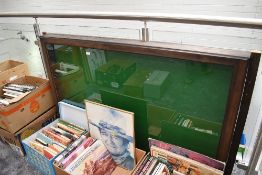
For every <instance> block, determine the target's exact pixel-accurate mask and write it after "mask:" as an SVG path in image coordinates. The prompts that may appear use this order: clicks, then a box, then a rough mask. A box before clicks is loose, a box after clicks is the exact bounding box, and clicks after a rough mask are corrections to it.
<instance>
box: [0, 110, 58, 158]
mask: <svg viewBox="0 0 262 175" xmlns="http://www.w3.org/2000/svg"><path fill="white" fill-rule="evenodd" d="M55 119H56V107H52V108H51V109H50V110H48V111H46V112H45V113H44V114H43V115H41V116H40V117H38V118H37V119H35V120H34V121H32V122H31V123H30V124H28V125H26V126H25V127H24V128H22V129H20V130H19V131H17V132H16V133H10V132H8V131H6V130H4V129H1V128H0V137H1V139H2V140H3V141H4V142H5V143H7V144H8V145H10V147H11V148H12V149H13V150H14V151H17V152H18V153H19V154H20V155H22V156H25V151H24V149H23V146H22V140H23V139H25V138H27V137H29V136H30V135H32V134H33V133H35V132H36V131H38V130H39V129H40V128H42V127H45V126H46V125H48V124H49V123H51V122H52V121H54V120H55Z"/></svg>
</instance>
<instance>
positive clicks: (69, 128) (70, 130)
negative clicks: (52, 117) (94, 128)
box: [57, 123, 82, 136]
mask: <svg viewBox="0 0 262 175" xmlns="http://www.w3.org/2000/svg"><path fill="white" fill-rule="evenodd" d="M57 126H58V127H59V128H61V129H63V130H65V131H67V132H70V133H72V134H75V135H77V136H80V135H81V134H82V132H80V131H77V130H75V129H73V128H71V127H68V126H66V125H64V124H62V123H57Z"/></svg>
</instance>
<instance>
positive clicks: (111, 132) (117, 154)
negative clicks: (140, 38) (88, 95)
mask: <svg viewBox="0 0 262 175" xmlns="http://www.w3.org/2000/svg"><path fill="white" fill-rule="evenodd" d="M85 105H86V111H87V116H88V121H89V128H90V135H91V137H94V138H96V139H100V140H102V142H103V143H104V144H105V146H106V148H107V149H108V151H109V152H110V153H111V155H112V157H113V160H114V161H115V162H116V164H117V165H119V166H121V167H123V168H125V169H128V170H132V169H133V168H134V167H135V157H134V155H135V139H134V113H132V112H128V111H124V110H120V109H117V108H113V107H110V106H106V105H102V104H99V103H95V102H92V101H88V100H86V101H85Z"/></svg>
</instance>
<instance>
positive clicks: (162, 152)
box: [134, 139, 225, 175]
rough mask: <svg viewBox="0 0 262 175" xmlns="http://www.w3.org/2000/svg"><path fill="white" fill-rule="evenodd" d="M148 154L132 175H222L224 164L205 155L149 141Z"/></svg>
mask: <svg viewBox="0 0 262 175" xmlns="http://www.w3.org/2000/svg"><path fill="white" fill-rule="evenodd" d="M149 146H150V154H148V155H147V156H146V157H145V158H144V160H143V161H142V163H141V164H140V165H139V167H138V168H136V170H135V173H134V175H168V174H172V175H173V174H174V175H184V174H186V175H187V174H205V175H222V174H223V170H224V168H225V163H223V162H220V161H218V160H214V159H212V158H209V157H207V156H205V155H202V154H199V153H196V152H193V151H190V150H187V149H185V148H181V147H178V146H175V145H171V144H168V143H165V142H162V141H158V140H155V139H149Z"/></svg>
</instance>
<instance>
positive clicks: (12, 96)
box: [0, 83, 36, 106]
mask: <svg viewBox="0 0 262 175" xmlns="http://www.w3.org/2000/svg"><path fill="white" fill-rule="evenodd" d="M35 88H36V87H35V86H33V85H25V84H13V83H10V84H6V85H5V86H4V88H3V89H2V91H3V94H2V96H1V97H0V105H4V106H8V105H10V104H11V103H14V102H17V101H19V100H20V99H22V98H23V97H25V96H26V95H28V94H29V93H30V92H31V91H33V90H34V89H35Z"/></svg>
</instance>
